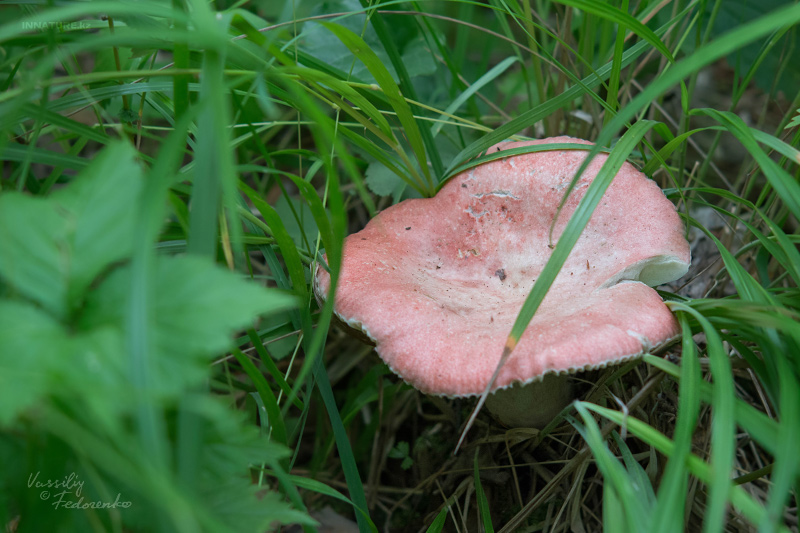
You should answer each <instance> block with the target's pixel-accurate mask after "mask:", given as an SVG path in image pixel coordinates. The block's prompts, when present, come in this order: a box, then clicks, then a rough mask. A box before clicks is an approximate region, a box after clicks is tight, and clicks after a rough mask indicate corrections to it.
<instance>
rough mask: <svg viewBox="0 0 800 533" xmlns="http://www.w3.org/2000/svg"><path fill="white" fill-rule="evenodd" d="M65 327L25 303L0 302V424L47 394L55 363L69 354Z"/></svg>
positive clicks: (5, 423) (6, 422) (12, 418)
mask: <svg viewBox="0 0 800 533" xmlns="http://www.w3.org/2000/svg"><path fill="white" fill-rule="evenodd" d="M69 351H70V348H69V337H68V335H67V332H66V330H65V329H64V328H63V327H62V326H61V324H59V323H58V322H57V321H56V320H54V319H53V318H52V317H51V316H49V315H48V314H47V313H45V312H44V311H42V310H41V309H37V308H36V307H35V306H33V305H31V304H29V303H26V302H16V301H13V300H2V301H0V425H2V426H6V425H7V424H8V423H9V422H11V421H12V420H14V419H15V418H16V417H17V415H19V413H21V412H22V411H23V410H24V409H26V408H28V407H30V406H31V405H33V404H34V403H35V402H36V401H37V400H39V399H40V398H42V397H44V396H45V395H47V393H48V392H49V387H50V384H51V382H52V379H53V375H54V374H55V372H54V366H56V365H58V364H59V362H60V361H62V360H64V359H66V357H67V356H68V355H69Z"/></svg>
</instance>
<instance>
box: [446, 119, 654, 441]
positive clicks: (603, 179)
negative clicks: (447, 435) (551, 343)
mask: <svg viewBox="0 0 800 533" xmlns="http://www.w3.org/2000/svg"><path fill="white" fill-rule="evenodd" d="M654 125H655V122H652V121H647V120H642V121H640V122H637V123H636V124H634V125H633V127H631V129H629V130H628V131H627V132H626V133H625V135H623V136H622V138H621V139H620V140H619V142H618V143H617V144H616V146H614V149H613V150H611V153H609V155H608V159H607V160H606V162H605V163H603V166H602V168H601V169H600V171H599V172H598V173H597V176H596V177H595V178H594V179H593V180H592V182H591V183H590V184H589V187H588V188H587V189H586V193H585V194H584V196H583V198H582V199H581V201H580V203H579V204H578V207H577V208H575V212H574V213H573V214H572V216H571V217H570V219H569V222H567V225H566V226H565V228H564V231H563V233H562V234H561V236H560V237H559V240H558V243H557V244H556V245H555V249H554V250H553V253H552V255H551V256H550V258H549V259H548V260H547V263H546V264H545V266H544V268H543V269H542V272H541V273H540V274H539V277H538V278H537V279H536V281H535V282H534V284H533V287H532V288H531V292H530V293H528V296H527V297H526V298H525V302H524V303H523V304H522V308H521V309H520V311H519V313H518V314H517V318H516V320H515V321H514V325H513V326H512V328H511V332H510V333H509V335H508V338H507V340H506V345H505V347H504V348H503V353H502V355H501V357H500V361H499V362H498V364H497V368H496V369H495V371H494V374H493V375H492V377H491V378H490V379H489V382H488V383H487V385H486V388H485V389H484V391H483V394H482V395H481V397H480V399H479V400H478V404H477V405H476V407H475V409H474V410H473V412H472V415H471V416H470V418H469V419H468V420H467V424H466V426H465V428H464V430H463V431H462V433H461V437H460V438H459V441H458V443H457V444H456V451H457V450H458V449H459V448H460V447H461V443H462V442H463V440H464V437H465V436H466V434H467V432H468V431H469V428H470V427H471V426H472V423H473V422H474V420H475V417H476V416H477V414H478V412H479V411H480V409H481V407H483V404H484V402H485V401H486V397H487V396H488V394H489V391H490V390H491V389H492V386H493V385H494V381H495V379H497V375H498V374H499V372H500V369H501V368H502V367H503V365H504V364H505V362H506V360H508V357H509V356H510V355H511V353H512V352H513V351H514V348H516V346H517V343H518V342H519V339H520V338H521V337H522V334H523V333H524V332H525V329H526V328H527V327H528V324H530V322H531V320H532V319H533V315H534V314H535V313H536V310H537V309H539V305H541V303H542V301H543V300H544V297H545V296H546V295H547V291H549V290H550V286H551V285H552V284H553V281H554V280H555V279H556V276H557V275H558V273H559V272H560V271H561V267H562V266H563V265H564V263H565V262H566V260H567V257H568V256H569V254H570V252H571V251H572V248H573V247H574V246H575V243H576V242H578V238H579V237H580V235H581V233H582V232H583V230H584V228H585V227H586V224H588V223H589V218H590V217H591V216H592V213H593V212H594V209H595V208H596V207H597V205H598V204H599V203H600V200H601V199H602V197H603V194H604V193H605V191H606V189H607V188H608V186H609V185H611V181H612V180H613V179H614V176H616V175H617V172H618V171H619V169H620V168H621V167H622V165H623V164H624V163H625V160H626V158H627V157H628V155H629V154H630V153H631V152H632V151H633V149H634V148H635V147H636V145H637V143H638V142H639V141H640V140H641V138H642V137H643V136H644V134H645V133H647V132H648V131H649V130H650V129H651V128H652V127H653V126H654ZM593 150H597V147H594V148H593ZM586 161H588V158H587V160H586ZM586 164H587V163H586V162H584V164H583V165H582V166H581V168H580V169H579V170H578V173H577V174H576V175H575V177H574V178H573V181H572V183H570V188H571V187H572V184H574V183H575V182H577V180H578V179H579V178H580V175H581V174H582V173H583V170H584V168H585V167H586ZM568 194H569V189H568V190H567V192H566V193H565V195H564V197H565V198H566V196H567V195H568Z"/></svg>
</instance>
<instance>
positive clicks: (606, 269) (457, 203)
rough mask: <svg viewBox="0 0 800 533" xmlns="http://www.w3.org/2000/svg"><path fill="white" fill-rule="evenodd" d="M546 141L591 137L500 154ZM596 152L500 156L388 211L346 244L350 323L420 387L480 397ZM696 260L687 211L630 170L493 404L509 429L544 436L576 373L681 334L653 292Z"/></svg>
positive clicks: (498, 385)
mask: <svg viewBox="0 0 800 533" xmlns="http://www.w3.org/2000/svg"><path fill="white" fill-rule="evenodd" d="M546 143H581V144H589V143H588V142H587V141H583V140H579V139H573V138H569V137H556V138H551V139H544V140H539V141H531V142H512V143H501V144H499V145H496V146H494V147H492V148H490V152H495V151H498V150H505V149H509V148H517V147H521V146H528V145H532V144H546ZM586 154H587V152H586V151H584V150H556V151H544V152H536V153H529V154H523V155H517V156H510V157H507V158H502V159H498V160H496V161H492V162H489V163H485V164H482V165H479V166H477V167H474V168H472V169H470V170H468V171H465V172H463V173H461V174H458V175H457V176H455V177H453V178H452V180H450V181H449V182H448V183H447V184H446V185H445V186H444V187H442V189H441V190H440V191H439V193H438V194H437V195H436V196H435V197H433V198H427V199H413V200H406V201H404V202H401V203H399V204H397V205H394V206H392V207H389V208H388V209H386V210H384V211H383V212H381V213H380V214H379V215H378V216H376V217H375V218H374V219H373V220H371V221H370V222H369V224H367V226H366V227H365V228H364V229H363V230H362V231H360V232H358V233H356V234H353V235H350V236H349V237H348V238H347V239H346V241H345V244H344V253H343V263H342V268H341V275H340V278H339V285H338V287H337V290H336V298H335V302H334V311H335V313H336V315H337V316H338V317H339V318H340V319H341V320H342V322H344V323H345V324H346V325H348V326H349V327H351V328H353V329H355V330H358V331H360V332H361V333H363V334H364V335H366V336H367V337H368V338H369V339H371V341H372V342H373V343H374V344H375V349H376V351H377V353H378V354H379V355H380V357H381V358H382V359H383V360H384V361H385V362H386V364H387V365H388V366H389V368H390V369H391V370H392V371H393V372H394V373H396V374H397V375H399V376H400V377H401V378H402V379H403V380H405V381H406V382H407V383H409V384H411V385H412V386H414V387H416V388H417V389H419V390H420V391H422V392H424V393H426V394H433V395H440V396H447V397H464V396H477V395H480V394H481V393H482V392H483V390H484V388H485V387H486V386H487V384H488V382H489V379H490V377H491V376H492V374H493V372H494V371H495V368H496V367H497V365H498V361H499V359H500V356H501V353H502V352H503V347H504V345H505V342H506V338H507V336H508V334H509V332H510V330H511V326H512V324H513V322H514V320H515V318H516V316H517V314H518V312H519V310H520V308H521V306H522V303H523V302H524V300H525V297H526V296H527V294H528V293H529V291H530V289H531V287H532V286H533V283H534V281H535V280H536V278H537V276H538V275H539V273H540V272H541V270H542V268H543V267H544V264H545V263H546V262H547V260H548V258H549V257H550V255H551V253H552V249H551V247H550V246H549V244H550V240H549V231H550V226H551V225H552V223H553V219H554V216H555V214H556V210H557V207H558V205H559V203H560V202H561V201H562V198H563V195H564V191H565V190H566V188H567V186H568V184H569V183H570V181H571V180H572V179H573V177H574V176H575V174H576V172H577V170H578V168H579V167H580V165H581V163H582V162H583V160H584V158H585V157H586ZM606 157H607V156H606V155H604V154H601V155H598V156H597V157H595V158H594V160H593V161H592V162H591V163H590V165H589V166H588V167H587V169H586V170H585V171H584V173H583V175H582V176H581V178H580V180H579V181H578V182H577V184H576V186H575V188H574V189H573V191H572V193H571V194H570V196H569V198H568V199H567V201H566V203H565V204H564V207H563V209H562V211H561V213H560V215H559V217H558V219H557V222H556V224H555V226H554V227H553V233H552V239H553V242H557V240H558V237H559V235H560V234H561V232H562V231H563V229H564V227H565V226H566V223H567V221H568V219H569V218H570V216H571V214H572V213H573V212H574V210H575V208H576V207H577V205H578V202H579V201H580V199H581V198H582V197H583V194H584V192H585V190H586V187H587V186H588V185H589V183H590V182H591V181H592V179H593V178H594V177H595V176H596V175H597V173H598V171H599V170H600V168H601V166H602V164H603V162H604V161H605V159H606ZM689 261H690V255H689V245H688V243H687V241H686V239H685V237H684V228H683V224H682V223H681V220H680V218H679V216H678V214H677V212H676V209H675V206H674V205H673V204H672V203H671V202H670V201H669V200H668V199H667V198H666V197H665V196H664V194H663V193H662V191H661V190H660V189H659V187H658V186H657V185H656V184H655V183H654V182H653V181H651V180H649V179H647V178H646V177H645V176H644V175H643V174H642V173H641V172H639V171H638V170H636V169H635V168H634V167H633V165H631V164H629V163H625V164H624V165H623V167H622V168H621V170H620V171H619V173H618V174H617V175H616V177H615V178H614V180H613V182H612V183H611V185H610V186H609V188H608V190H607V191H606V193H605V195H604V196H603V198H602V200H601V201H600V204H599V205H598V206H597V208H596V209H595V211H594V213H593V215H592V217H591V219H590V221H589V223H588V225H587V226H586V228H585V230H584V232H583V233H582V234H581V237H580V238H579V240H578V241H577V243H576V244H575V247H574V248H573V250H572V252H571V253H570V255H569V257H568V259H567V261H566V263H565V264H564V266H563V268H562V269H561V272H560V273H559V275H558V276H557V278H556V279H555V281H554V282H553V284H552V286H551V288H550V290H549V292H548V293H547V296H546V297H545V299H544V301H543V302H542V304H541V306H540V307H539V309H538V311H537V312H536V315H535V316H534V317H533V320H532V321H531V323H530V325H529V326H528V328H527V330H526V331H525V334H524V335H523V336H522V338H521V339H520V341H519V343H518V344H517V347H516V349H515V351H514V352H513V353H512V355H511V357H509V358H508V360H507V361H506V362H505V364H504V366H503V367H502V369H501V370H500V372H499V374H498V377H497V380H496V381H495V383H494V385H493V390H494V394H490V396H489V398H488V399H487V403H486V405H487V407H488V408H489V409H490V410H491V411H493V413H495V414H496V415H497V417H498V418H499V420H500V421H501V422H503V423H505V424H506V425H511V426H531V427H537V426H538V427H541V426H542V425H543V424H546V423H547V422H548V421H549V420H550V418H552V417H553V416H554V415H555V414H556V413H557V412H558V411H559V410H560V409H561V408H562V407H563V406H564V405H566V403H568V402H569V400H570V396H569V394H570V393H569V392H568V390H567V389H565V388H564V387H563V381H564V378H563V376H565V375H566V374H570V373H574V372H577V371H582V370H588V369H596V368H603V367H605V366H607V365H610V364H617V363H620V362H622V361H627V360H630V359H634V358H637V357H641V356H642V355H643V354H644V353H646V352H648V351H650V350H652V349H653V348H655V347H657V346H659V345H661V344H663V343H665V342H667V341H668V340H670V339H672V338H674V337H675V336H676V335H677V334H678V333H679V327H678V324H677V322H676V320H675V318H674V317H673V316H672V314H671V313H670V311H669V310H668V309H667V307H666V306H665V305H664V302H663V301H662V299H661V297H660V296H659V295H658V293H657V292H656V291H655V290H653V289H652V288H651V287H654V286H657V285H660V284H663V283H667V282H669V281H673V280H676V279H678V278H680V277H681V276H683V275H684V274H685V273H686V272H687V270H688V267H689ZM314 287H315V293H316V295H317V297H318V298H319V299H321V300H324V299H325V298H326V297H327V295H328V290H329V287H330V276H329V274H328V273H327V272H326V271H325V270H324V269H322V268H317V270H316V272H315V275H314ZM526 384H534V386H533V387H531V386H526V387H523V386H524V385H526Z"/></svg>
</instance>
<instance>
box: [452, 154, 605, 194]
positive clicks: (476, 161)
mask: <svg viewBox="0 0 800 533" xmlns="http://www.w3.org/2000/svg"><path fill="white" fill-rule="evenodd" d="M587 146H590V145H587V144H583V143H549V144H539V145H531V146H521V147H519V148H508V149H506V150H502V151H497V152H495V153H490V154H486V155H482V156H480V157H476V158H475V159H471V160H469V161H468V162H467V163H464V164H463V165H461V166H460V167H458V168H457V169H456V170H455V171H454V173H453V175H457V174H460V173H462V172H464V171H465V170H469V169H471V168H473V167H477V166H478V165H482V164H483V163H488V162H489V161H497V160H498V159H506V158H508V157H512V156H515V155H521V154H532V153H535V152H551V151H555V150H586V147H587ZM600 152H605V153H607V152H609V150H608V149H607V148H601V149H600ZM446 183H447V181H443V182H442V183H440V184H439V186H438V189H441V188H442V187H443V186H444V185H445V184H446Z"/></svg>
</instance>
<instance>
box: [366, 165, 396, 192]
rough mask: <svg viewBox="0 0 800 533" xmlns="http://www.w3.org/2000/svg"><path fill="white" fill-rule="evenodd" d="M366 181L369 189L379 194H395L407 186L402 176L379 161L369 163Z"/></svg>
mask: <svg viewBox="0 0 800 533" xmlns="http://www.w3.org/2000/svg"><path fill="white" fill-rule="evenodd" d="M364 181H365V182H366V183H367V187H369V190H371V191H372V192H374V193H375V194H377V195H378V196H390V195H392V196H394V195H396V194H398V192H401V191H402V190H403V189H405V187H406V184H405V182H404V181H403V179H402V178H401V177H400V176H398V175H397V174H396V173H395V172H392V171H391V170H390V169H389V168H387V167H386V165H384V164H382V163H380V162H379V161H373V162H372V163H370V164H369V166H368V167H367V171H366V178H365V180H364Z"/></svg>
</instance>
